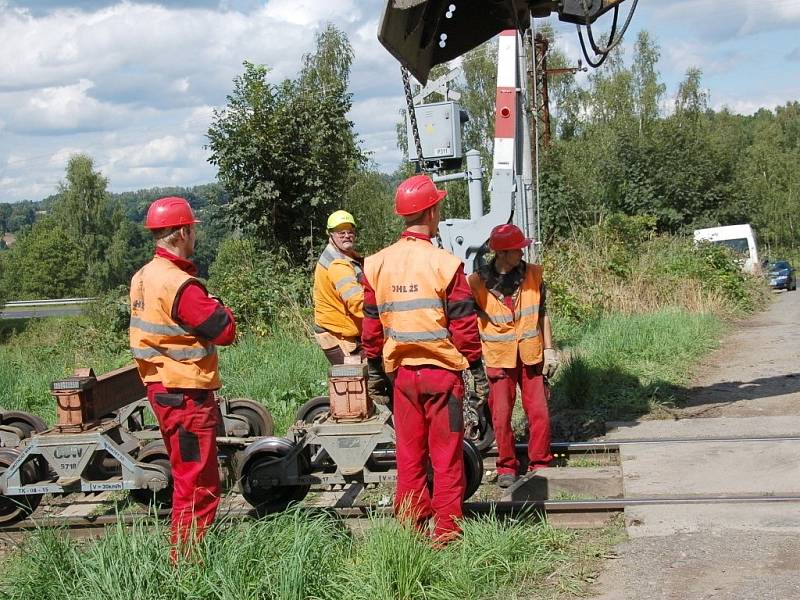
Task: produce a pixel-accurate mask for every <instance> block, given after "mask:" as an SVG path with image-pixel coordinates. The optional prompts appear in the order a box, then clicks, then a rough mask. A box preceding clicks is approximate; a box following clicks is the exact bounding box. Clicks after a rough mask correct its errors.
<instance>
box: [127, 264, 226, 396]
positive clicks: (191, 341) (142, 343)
mask: <svg viewBox="0 0 800 600" xmlns="http://www.w3.org/2000/svg"><path fill="white" fill-rule="evenodd" d="M190 282H196V283H200V282H199V281H198V280H197V279H195V278H194V277H192V276H191V275H189V274H188V273H186V272H185V271H183V270H182V269H180V268H179V267H178V266H177V265H175V264H174V263H173V262H172V261H170V260H168V259H166V258H162V257H160V256H155V257H154V258H153V260H151V261H150V262H149V263H147V264H146V265H145V266H144V267H142V268H141V269H139V271H137V272H136V274H135V275H134V276H133V279H132V280H131V294H130V298H131V322H130V346H131V353H132V354H133V358H134V359H136V364H137V365H138V367H139V375H140V376H141V378H142V381H144V382H145V383H152V382H157V381H160V382H161V383H162V385H163V386H164V387H166V388H182V389H201V390H216V389H219V387H220V379H219V371H218V361H217V350H216V347H215V346H214V344H212V343H210V342H207V341H205V340H203V339H200V338H199V337H197V336H196V335H194V334H192V333H191V332H189V331H187V330H186V329H184V328H183V327H182V326H180V325H179V324H178V323H177V322H176V321H175V314H176V311H177V305H176V303H175V300H176V298H177V296H178V293H179V292H180V291H181V290H182V289H183V288H184V287H185V286H186V284H188V283H190ZM201 285H202V284H201Z"/></svg>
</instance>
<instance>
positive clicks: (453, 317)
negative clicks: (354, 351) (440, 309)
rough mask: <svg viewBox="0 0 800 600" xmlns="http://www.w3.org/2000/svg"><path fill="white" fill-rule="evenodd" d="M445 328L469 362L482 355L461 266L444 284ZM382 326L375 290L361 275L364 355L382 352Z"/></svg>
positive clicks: (472, 303) (377, 355)
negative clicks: (362, 283) (445, 294)
mask: <svg viewBox="0 0 800 600" xmlns="http://www.w3.org/2000/svg"><path fill="white" fill-rule="evenodd" d="M401 237H415V238H417V239H420V240H426V241H428V242H430V241H431V238H430V236H427V235H423V234H421V233H414V232H411V231H404V232H403V234H402V236H401ZM446 303H447V309H446V310H447V329H448V331H449V332H450V339H451V341H452V342H453V345H454V346H455V347H456V350H458V351H459V352H460V353H461V354H462V355H463V356H464V358H466V359H467V361H468V362H470V363H471V362H474V361H476V360H478V359H479V358H480V357H481V338H480V333H479V332H478V319H477V317H476V316H475V301H474V299H473V298H472V290H471V289H470V287H469V283H467V277H466V275H464V267H463V266H461V267H459V268H458V271H456V274H455V275H454V276H453V279H452V281H451V282H450V284H449V285H448V286H447V297H446ZM383 343H384V336H383V325H382V324H381V321H380V318H379V315H378V303H377V301H376V299H375V290H374V289H373V288H372V285H371V284H370V282H369V281H368V280H367V278H366V277H364V321H363V323H362V331H361V344H362V345H363V346H364V351H365V352H366V354H367V358H380V357H381V355H382V352H383Z"/></svg>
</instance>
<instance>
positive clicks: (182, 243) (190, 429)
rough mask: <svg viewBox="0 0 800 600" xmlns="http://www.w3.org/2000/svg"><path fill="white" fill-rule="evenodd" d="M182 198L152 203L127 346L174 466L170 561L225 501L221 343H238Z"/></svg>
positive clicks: (134, 285)
mask: <svg viewBox="0 0 800 600" xmlns="http://www.w3.org/2000/svg"><path fill="white" fill-rule="evenodd" d="M198 222H199V221H197V220H196V219H195V217H194V214H193V212H192V209H191V207H190V206H189V203H188V202H187V201H186V200H185V199H183V198H175V197H170V198H160V199H158V200H156V201H155V202H153V203H152V204H151V205H150V208H149V209H148V211H147V218H146V220H145V227H147V229H149V230H150V231H151V233H152V234H153V238H154V239H155V243H156V249H155V256H154V257H153V259H152V260H151V261H150V262H149V263H147V264H146V265H145V266H144V267H142V268H141V269H139V271H138V272H137V273H136V274H135V275H134V276H133V279H132V281H131V292H130V300H131V322H130V346H131V352H132V353H133V357H134V358H135V359H136V363H137V365H138V367H139V374H140V376H141V378H142V380H143V381H144V383H145V385H146V387H147V399H148V400H149V401H150V405H151V406H152V407H153V411H154V412H155V415H156V418H157V419H158V425H159V427H160V429H161V434H162V436H163V439H164V444H165V446H166V449H167V453H168V454H169V461H170V464H171V466H172V479H173V486H174V491H173V501H172V544H173V546H172V555H171V557H172V560H173V562H175V561H177V559H178V556H179V555H181V554H182V555H184V556H188V554H189V551H190V544H189V543H188V542H190V541H192V540H197V539H200V538H202V536H203V534H204V533H205V531H206V529H207V528H208V527H209V525H211V523H212V522H213V520H214V517H215V515H216V512H217V506H218V505H219V501H220V494H221V487H220V478H219V467H218V464H217V445H216V431H217V426H218V425H220V424H221V422H222V415H221V413H220V409H219V405H218V403H217V400H216V398H215V396H214V390H216V389H219V387H220V378H219V371H218V364H217V350H216V346H217V345H223V346H224V345H228V344H231V343H233V341H234V338H235V336H236V321H235V319H234V317H233V314H232V313H231V311H230V309H229V308H227V307H226V306H224V305H223V304H222V303H221V302H220V301H219V300H218V299H216V298H214V297H212V296H210V295H209V293H208V292H207V291H206V288H205V287H204V286H203V284H202V283H200V281H199V280H198V279H197V278H196V277H195V275H196V273H197V269H196V267H195V266H194V264H193V263H192V262H191V261H190V260H189V257H190V256H192V254H193V252H194V245H195V225H196V224H197V223H198Z"/></svg>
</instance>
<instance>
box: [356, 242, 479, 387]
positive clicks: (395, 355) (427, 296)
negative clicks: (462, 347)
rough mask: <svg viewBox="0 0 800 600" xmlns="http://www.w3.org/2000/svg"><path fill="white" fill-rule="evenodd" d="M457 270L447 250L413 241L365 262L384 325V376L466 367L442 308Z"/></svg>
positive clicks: (393, 246)
mask: <svg viewBox="0 0 800 600" xmlns="http://www.w3.org/2000/svg"><path fill="white" fill-rule="evenodd" d="M460 266H461V261H460V260H459V259H458V258H456V257H455V256H453V255H452V254H450V253H449V252H447V251H445V250H442V249H440V248H435V247H434V246H432V245H431V243H430V242H429V241H427V240H420V239H417V238H415V237H404V238H401V239H400V240H399V241H397V242H395V243H394V244H392V245H391V246H389V247H388V248H384V249H383V250H381V251H380V252H378V253H377V254H375V255H373V256H370V257H368V258H367V260H366V262H365V264H364V272H365V274H366V276H367V281H368V282H369V283H370V285H371V286H372V287H373V289H374V290H375V300H376V302H377V304H378V314H379V316H380V321H381V325H383V331H384V335H385V342H384V345H383V363H384V369H385V370H386V372H387V373H391V372H392V371H395V370H397V369H398V368H399V367H400V366H401V365H433V366H437V367H442V368H444V369H450V370H453V371H463V370H464V369H466V368H467V366H468V363H467V360H466V359H465V358H464V356H463V355H462V354H461V353H460V352H459V351H458V350H457V349H456V347H455V345H454V344H453V342H452V341H451V340H450V332H449V330H448V329H447V323H448V321H447V314H446V306H445V301H446V299H447V287H448V286H449V285H450V282H451V281H452V280H453V277H454V276H455V274H456V271H458V269H459V267H460Z"/></svg>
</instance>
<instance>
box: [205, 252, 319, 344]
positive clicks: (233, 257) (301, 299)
mask: <svg viewBox="0 0 800 600" xmlns="http://www.w3.org/2000/svg"><path fill="white" fill-rule="evenodd" d="M208 285H209V289H211V290H212V292H213V293H215V294H219V296H220V297H221V298H222V299H223V300H224V302H225V303H226V304H227V305H228V306H230V307H231V310H233V313H234V315H235V316H236V321H237V324H239V325H240V327H241V329H242V330H244V331H251V332H253V333H256V334H259V335H265V334H267V333H269V332H270V331H272V330H274V329H275V328H279V329H281V330H283V331H295V332H300V331H303V330H305V329H306V328H307V323H308V322H310V318H309V316H310V297H311V276H310V275H309V273H307V272H306V271H304V270H302V269H299V268H296V267H291V266H290V265H289V263H288V261H287V260H286V259H285V258H284V257H283V256H281V255H279V254H277V253H274V252H270V251H268V250H263V249H261V248H259V247H258V244H257V243H256V242H255V241H254V240H252V239H249V238H230V239H227V240H225V241H224V242H222V243H221V244H220V246H219V250H218V252H217V258H216V260H214V263H213V264H212V265H211V267H210V268H209V280H208Z"/></svg>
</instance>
